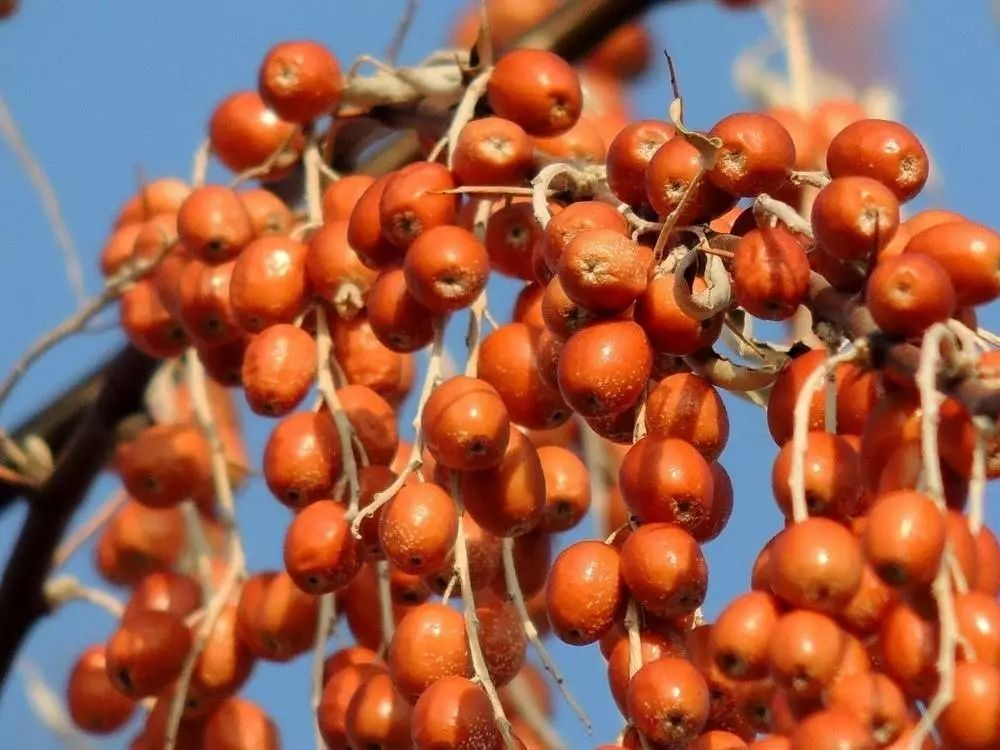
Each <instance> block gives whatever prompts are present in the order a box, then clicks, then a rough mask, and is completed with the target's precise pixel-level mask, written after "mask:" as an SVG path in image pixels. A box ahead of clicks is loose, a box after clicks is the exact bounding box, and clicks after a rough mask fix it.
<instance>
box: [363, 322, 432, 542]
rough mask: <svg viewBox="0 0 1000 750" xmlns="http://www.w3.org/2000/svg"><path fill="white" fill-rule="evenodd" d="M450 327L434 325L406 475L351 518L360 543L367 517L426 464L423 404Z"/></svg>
mask: <svg viewBox="0 0 1000 750" xmlns="http://www.w3.org/2000/svg"><path fill="white" fill-rule="evenodd" d="M446 326H447V319H444V318H443V319H441V320H438V321H436V322H435V323H434V343H433V344H431V353H430V356H429V357H428V359H427V371H426V372H425V373H424V383H423V386H422V388H421V391H420V400H419V401H418V402H417V413H416V415H415V416H414V418H413V433H414V434H413V444H412V445H411V447H410V456H409V459H408V460H407V462H406V466H405V467H404V468H403V471H401V472H400V473H399V476H398V477H396V480H395V481H394V482H393V483H392V484H390V485H389V486H388V487H386V488H385V489H384V490H381V491H380V492H376V493H375V494H374V496H373V497H372V501H371V502H370V503H368V505H366V506H365V507H364V508H361V509H359V510H358V511H357V513H355V514H353V515H352V514H350V513H349V514H348V517H349V518H353V520H352V521H351V532H352V533H353V534H354V536H355V537H356V538H358V539H360V538H361V524H362V522H363V521H364V520H365V518H367V517H368V516H371V515H374V514H375V513H377V512H378V511H379V509H381V508H382V507H383V506H385V504H386V503H388V502H389V501H390V500H392V498H394V497H395V496H396V493H397V492H399V490H400V489H401V488H402V487H403V485H404V484H405V483H406V480H407V478H408V477H409V476H410V474H412V473H413V472H415V471H417V470H419V469H420V467H421V465H422V464H423V458H422V456H423V452H424V439H423V432H422V430H421V429H420V418H421V416H422V414H423V411H424V404H426V403H427V399H428V398H429V397H430V395H431V391H432V390H434V388H435V387H436V386H437V381H438V378H439V377H440V375H441V359H442V353H443V352H444V331H445V328H446Z"/></svg>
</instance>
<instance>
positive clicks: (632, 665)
mask: <svg viewBox="0 0 1000 750" xmlns="http://www.w3.org/2000/svg"><path fill="white" fill-rule="evenodd" d="M625 629H626V630H627V631H628V676H629V679H630V680H631V679H632V677H634V676H635V673H636V672H638V671H639V670H640V669H641V668H642V641H641V640H640V639H639V605H638V604H636V603H635V599H633V598H631V597H629V600H628V607H627V608H626V610H625ZM636 734H637V735H638V736H639V744H640V745H641V746H642V749H643V750H650V746H649V740H647V739H646V736H645V735H644V734H643V733H642V732H640V731H639V730H638V728H636Z"/></svg>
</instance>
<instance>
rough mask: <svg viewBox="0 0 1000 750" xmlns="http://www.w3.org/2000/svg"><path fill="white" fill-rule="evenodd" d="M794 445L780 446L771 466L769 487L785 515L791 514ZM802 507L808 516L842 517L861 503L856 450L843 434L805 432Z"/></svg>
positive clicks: (851, 512)
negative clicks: (803, 497) (804, 498)
mask: <svg viewBox="0 0 1000 750" xmlns="http://www.w3.org/2000/svg"><path fill="white" fill-rule="evenodd" d="M794 453H795V446H794V445H793V442H792V441H791V440H789V441H788V442H787V443H785V445H784V446H783V447H782V449H781V452H780V453H778V457H777V458H776V459H775V461H774V466H773V468H772V470H771V490H772V491H773V492H774V499H775V500H776V501H777V503H778V507H779V508H780V509H781V512H782V513H784V514H785V518H791V517H792V490H791V487H790V485H789V478H790V477H791V472H792V456H793V455H794ZM803 469H804V477H803V487H804V489H805V497H806V509H807V510H808V511H809V515H811V516H825V517H827V518H833V519H835V520H843V521H846V520H847V519H848V518H850V517H852V516H853V515H855V514H856V512H857V511H858V509H859V505H860V503H861V492H862V481H861V467H860V465H859V461H858V454H857V451H855V450H854V448H852V447H851V445H850V443H848V442H847V441H846V440H845V439H844V438H842V437H840V436H839V435H834V434H831V433H829V432H818V431H812V432H809V433H808V434H807V436H806V450H805V457H804V463H803Z"/></svg>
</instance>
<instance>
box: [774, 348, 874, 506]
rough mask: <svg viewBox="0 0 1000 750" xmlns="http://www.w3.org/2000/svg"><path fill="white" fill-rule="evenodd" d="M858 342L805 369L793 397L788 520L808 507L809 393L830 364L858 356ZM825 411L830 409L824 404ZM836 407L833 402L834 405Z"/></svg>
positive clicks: (831, 369) (826, 375) (831, 367)
mask: <svg viewBox="0 0 1000 750" xmlns="http://www.w3.org/2000/svg"><path fill="white" fill-rule="evenodd" d="M859 347H860V342H858V344H857V345H855V346H853V347H849V348H848V349H845V350H844V351H842V352H840V353H839V354H834V355H833V356H830V357H827V359H826V361H825V362H824V363H823V364H822V365H821V366H820V367H817V368H816V369H815V370H813V371H812V372H811V373H809V377H807V378H806V380H805V382H804V383H803V384H802V390H801V391H799V395H798V398H796V400H795V410H794V412H793V414H794V420H795V426H794V430H793V432H792V468H791V471H790V472H789V474H788V487H789V489H790V490H791V493H792V520H794V521H795V523H801V522H802V521H804V520H806V519H807V518H808V517H809V508H808V506H807V504H806V489H805V474H806V471H805V466H806V447H807V445H808V437H809V412H810V410H811V409H812V400H813V396H815V395H816V393H817V392H818V391H819V389H820V388H822V387H823V384H824V383H825V382H826V380H827V379H828V378H830V377H831V375H832V373H833V372H834V368H836V366H837V365H839V364H840V363H842V362H849V361H851V360H852V359H854V358H855V357H856V356H858V349H859ZM827 411H830V409H829V408H827ZM833 411H836V403H834V409H833Z"/></svg>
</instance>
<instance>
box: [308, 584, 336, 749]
mask: <svg viewBox="0 0 1000 750" xmlns="http://www.w3.org/2000/svg"><path fill="white" fill-rule="evenodd" d="M333 606H334V603H333V594H332V593H329V594H323V595H322V596H321V597H319V608H318V610H317V612H316V641H315V644H314V646H313V663H312V690H311V693H310V705H311V706H312V716H313V723H314V725H315V726H314V729H315V731H316V750H326V741H325V740H324V739H323V735H322V734H321V733H320V731H319V722H318V721H317V719H316V717H317V716H318V715H319V703H320V700H321V699H322V697H323V687H324V686H323V667H324V665H325V663H326V642H327V641H328V640H329V639H330V633H331V632H332V630H333V620H334V610H333Z"/></svg>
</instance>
